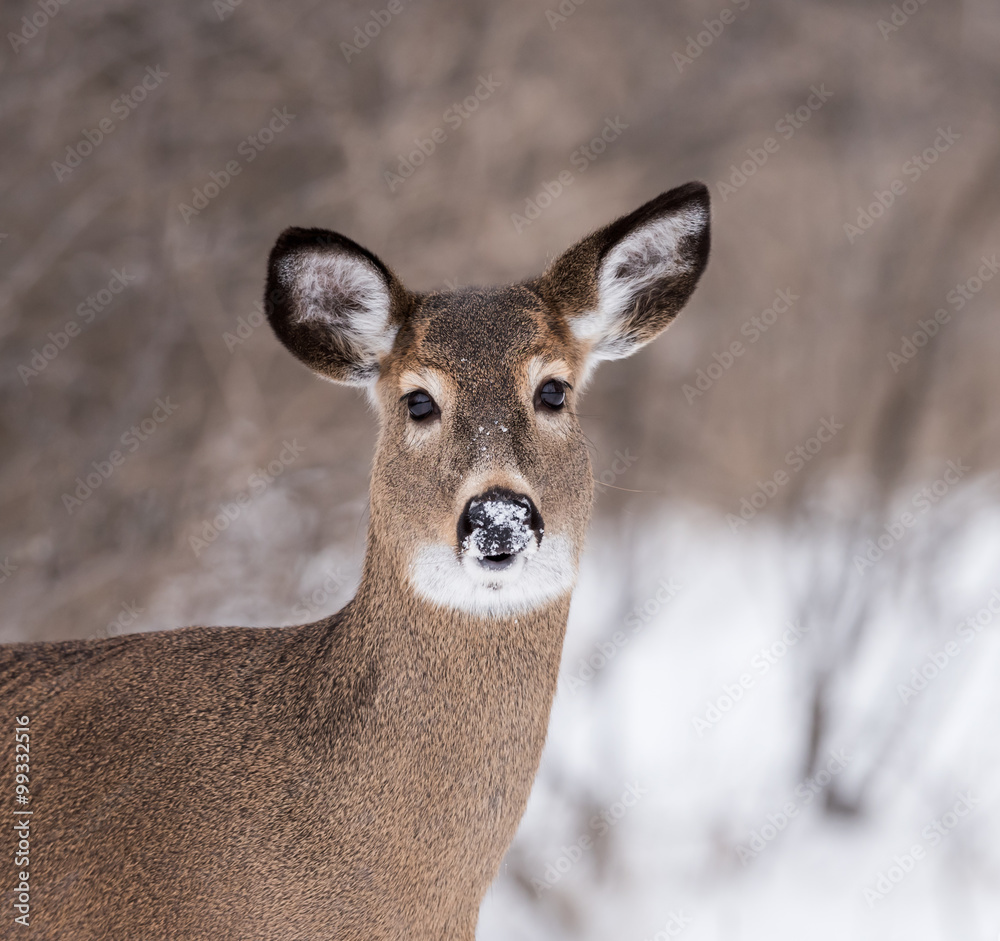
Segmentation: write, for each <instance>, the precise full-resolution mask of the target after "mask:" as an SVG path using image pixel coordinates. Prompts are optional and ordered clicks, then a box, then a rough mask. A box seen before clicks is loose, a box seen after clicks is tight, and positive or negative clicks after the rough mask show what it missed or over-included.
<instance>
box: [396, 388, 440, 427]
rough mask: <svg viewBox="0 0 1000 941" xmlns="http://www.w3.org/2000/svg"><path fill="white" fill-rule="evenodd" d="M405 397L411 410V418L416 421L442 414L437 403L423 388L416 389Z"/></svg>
mask: <svg viewBox="0 0 1000 941" xmlns="http://www.w3.org/2000/svg"><path fill="white" fill-rule="evenodd" d="M403 398H405V399H406V406H407V408H409V410H410V418H412V419H413V420H414V421H423V420H424V419H425V418H429V417H430V416H431V415H437V414H440V411H439V409H438V407H437V403H435V401H434V399H432V398H431V397H430V396H429V395H428V394H427V393H426V392H424V391H423V390H422V389H416V390H415V391H413V392H411V393H410V394H409V395H405V396H403Z"/></svg>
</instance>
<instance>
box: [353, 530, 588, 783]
mask: <svg viewBox="0 0 1000 941" xmlns="http://www.w3.org/2000/svg"><path fill="white" fill-rule="evenodd" d="M406 565H407V562H406V559H405V558H404V553H403V552H402V551H401V548H400V547H397V546H395V545H394V544H393V542H392V541H391V540H390V539H388V538H386V536H385V534H384V533H382V532H380V531H379V530H378V529H376V528H375V527H374V526H373V528H372V530H371V531H370V532H369V538H368V550H367V553H366V556H365V564H364V572H363V577H362V581H361V585H360V587H359V589H358V593H357V596H356V597H355V599H354V601H353V602H352V604H351V619H352V621H353V622H354V624H355V626H356V630H357V633H358V634H360V635H364V636H365V637H366V638H367V641H366V646H368V648H369V651H370V656H371V657H372V658H373V660H374V661H375V663H376V664H377V671H378V673H379V676H380V681H379V682H380V687H381V688H382V690H383V696H382V697H381V703H382V707H383V708H384V709H385V710H386V711H387V712H389V713H394V715H393V716H392V717H391V721H396V720H403V719H406V720H407V721H411V722H412V721H418V722H419V721H427V722H433V723H435V725H436V727H437V728H438V730H439V732H440V733H441V736H440V740H441V742H442V744H443V743H444V742H445V741H446V740H448V739H449V738H450V737H451V736H450V735H449V733H448V729H449V727H452V726H453V733H454V736H455V737H460V738H462V739H463V740H464V741H465V742H466V743H468V742H470V741H475V740H476V739H477V737H479V739H480V740H481V741H482V743H483V748H488V747H489V746H490V742H491V741H494V740H495V739H497V738H498V737H499V739H503V738H505V737H512V738H517V739H519V740H520V742H521V743H522V745H523V746H524V747H525V748H527V750H528V752H529V753H530V754H531V755H532V756H533V757H532V759H529V760H530V761H531V775H533V774H534V771H535V766H536V765H537V757H538V755H540V753H541V747H542V744H543V743H544V738H545V729H546V726H547V723H548V716H549V710H550V708H551V704H552V699H553V697H554V695H555V691H556V686H557V682H558V672H559V659H560V656H561V653H562V642H563V636H564V634H565V630H566V620H567V616H568V613H569V595H568V594H567V595H565V596H564V597H562V598H560V599H558V600H556V601H555V602H552V603H550V604H548V605H546V606H545V607H542V608H538V609H535V610H531V611H525V612H518V613H515V614H511V615H509V616H504V617H490V618H484V617H480V616H477V615H473V614H470V613H467V612H464V611H459V610H453V609H449V608H443V607H439V606H437V605H434V604H432V603H431V602H428V601H425V600H424V599H422V598H420V597H418V596H417V595H416V593H415V592H414V591H413V589H412V588H411V587H410V582H409V579H408V578H407V572H406ZM403 713H406V715H405V716H404V715H403ZM389 718H390V717H388V716H387V719H389ZM397 727H398V728H400V729H405V728H406V724H405V722H400V724H399V725H398V726H397ZM494 744H499V741H494ZM468 757H469V759H470V760H476V756H475V755H473V754H469V755H468Z"/></svg>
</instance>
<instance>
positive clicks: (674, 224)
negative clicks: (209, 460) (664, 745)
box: [0, 184, 708, 941]
mask: <svg viewBox="0 0 1000 941" xmlns="http://www.w3.org/2000/svg"><path fill="white" fill-rule="evenodd" d="M707 253H708V196H707V191H706V190H705V188H704V187H703V186H701V185H700V184H689V185H688V186H686V187H680V188H679V189H677V190H672V191H671V192H670V193H665V194H664V195H663V196H660V197H658V198H657V199H655V200H653V201H652V202H650V203H648V204H647V205H646V206H644V207H642V208H641V209H639V210H637V211H636V212H635V213H632V214H631V215H629V216H625V217H623V218H622V219H620V220H618V221H617V222H615V223H612V224H611V225H610V226H608V227H606V228H605V229H602V230H600V231H599V232H597V233H595V234H594V235H592V236H590V237H588V238H587V239H584V240H583V241H582V242H581V243H579V244H578V245H577V246H575V247H574V248H573V249H570V251H569V252H567V253H566V254H565V255H563V256H562V257H561V258H560V259H558V260H557V261H556V262H555V263H554V264H553V266H552V267H551V268H550V269H549V271H548V272H546V274H545V275H543V276H542V277H541V278H538V279H535V280H534V281H530V282H527V283H525V284H522V285H514V286H512V287H506V288H495V289H489V290H470V291H462V292H458V293H430V294H425V295H416V294H411V293H409V292H407V291H406V290H405V289H404V288H403V287H402V286H401V285H400V284H399V282H398V281H397V279H396V278H395V277H394V276H393V275H392V273H391V272H390V271H389V269H388V268H387V267H386V266H385V265H384V264H382V262H381V261H379V260H378V259H377V258H376V257H375V256H374V255H372V254H371V253H370V252H368V251H367V250H365V249H363V248H361V247H360V246H358V245H356V244H355V243H354V242H351V241H350V240H349V239H345V238H344V237H343V236H340V235H336V234H334V233H331V232H325V231H322V230H317V229H289V230H288V231H286V232H285V233H283V234H282V236H281V237H280V238H279V239H278V242H277V244H276V245H275V247H274V250H273V251H272V253H271V257H270V260H269V266H268V285H267V295H266V299H267V305H268V308H267V309H268V315H269V317H270V320H271V323H272V325H273V327H274V330H275V333H276V334H277V336H278V337H279V338H280V339H281V341H282V342H283V343H284V344H285V345H286V346H287V347H288V348H289V350H291V352H292V353H293V354H294V355H295V356H297V357H298V358H299V359H300V360H302V361H303V362H304V363H306V364H307V365H308V366H309V367H310V368H312V369H314V370H315V371H317V372H318V373H320V374H321V375H323V376H325V377H326V378H329V379H334V380H336V381H339V382H345V383H349V384H354V385H363V386H365V387H366V388H367V389H368V390H369V392H370V394H371V397H372V400H373V401H374V402H375V404H376V408H377V411H378V415H379V423H380V431H379V438H378V445H377V449H376V454H375V461H374V465H373V469H372V479H371V524H370V527H369V532H368V544H367V549H366V555H365V563H364V573H363V577H362V581H361V585H360V588H359V590H358V594H357V596H356V597H355V598H354V599H353V600H352V601H351V602H350V603H349V604H348V605H347V606H346V607H345V608H344V609H343V610H342V611H340V612H338V613H337V614H335V615H333V616H332V617H329V618H325V619H323V620H321V621H317V622H315V623H313V624H304V625H301V626H299V627H293V628H287V629H258V630H251V629H245V628H203V627H199V628H188V629H184V630H177V631H167V632H163V633H157V634H138V635H132V636H125V637H115V638H109V639H103V640H91V641H73V642H68V643H60V644H51V643H43V644H17V645H9V646H6V647H2V648H0V700H2V702H3V705H4V707H5V715H6V716H7V717H8V732H7V734H5V735H4V736H3V738H2V745H0V761H2V763H3V767H4V768H7V769H12V768H13V767H14V751H13V748H14V740H13V734H12V732H11V730H12V728H13V726H12V725H11V722H12V719H11V717H13V716H28V717H29V719H30V729H31V794H32V797H31V808H32V810H33V811H34V813H35V816H33V817H32V818H31V819H32V821H33V822H32V830H31V841H32V842H31V872H32V874H33V876H32V877H33V882H32V895H31V902H32V920H31V928H30V935H31V937H32V938H37V939H40V941H41V939H44V941H122V939H136V941H153V939H167V938H169V939H171V941H203V939H206V938H211V939H213V941H302V939H309V941H328V939H330V941H332V939H338V941H390V939H392V941H396V939H399V938H408V939H415V941H416V939H420V941H473V939H474V936H475V926H476V918H477V915H478V910H479V904H480V902H481V900H482V898H483V895H484V893H485V892H486V890H487V888H488V887H489V885H490V882H491V881H492V879H493V878H494V876H495V875H496V872H497V868H498V867H499V865H500V861H501V859H502V858H503V855H504V853H505V852H506V849H507V846H508V844H509V843H510V840H511V839H512V837H513V836H514V832H515V830H516V828H517V825H518V821H519V820H520V818H521V814H522V813H523V811H524V807H525V804H526V803H527V800H528V795H529V792H530V790H531V785H532V781H533V780H534V776H535V772H536V770H537V767H538V761H539V758H540V756H541V752H542V747H543V745H544V742H545V730H546V726H547V723H548V716H549V709H550V707H551V704H552V697H553V695H554V694H555V689H556V683H557V677H558V669H559V658H560V653H561V650H562V641H563V633H564V631H565V627H566V617H567V614H568V611H569V603H570V593H571V590H572V587H573V583H574V581H575V579H576V572H577V564H578V560H579V554H580V551H581V547H582V545H583V540H584V534H585V531H586V525H587V521H588V518H589V514H590V508H591V501H592V498H593V480H592V475H591V468H590V462H589V457H588V452H587V446H586V441H585V439H584V436H583V433H582V431H581V429H580V426H579V423H578V421H577V417H576V403H577V398H578V396H579V391H580V388H581V387H582V385H583V382H584V381H585V379H586V376H587V374H588V372H589V370H590V369H591V368H592V365H593V363H594V362H595V361H596V360H597V359H600V358H610V357H615V356H622V355H626V354H627V353H629V352H631V351H632V350H634V349H636V348H638V346H640V345H642V344H643V343H646V342H648V341H649V340H651V339H652V338H653V337H654V336H655V335H656V334H657V333H659V332H660V331H661V330H662V329H663V328H664V327H665V326H666V325H667V324H668V323H669V322H670V320H671V319H672V318H673V316H674V315H675V314H676V312H677V310H678V309H679V308H680V307H681V305H682V304H683V303H684V301H686V299H687V297H688V296H689V295H690V293H691V291H692V290H693V289H694V286H695V282H696V281H697V279H698V277H699V275H700V274H701V271H702V269H703V268H704V265H705V260H706V258H707ZM554 380H560V381H562V382H564V383H566V401H565V406H564V407H562V408H561V409H560V408H550V407H549V406H548V405H545V404H543V403H542V402H541V399H540V397H539V390H540V388H541V387H542V385H543V384H545V383H546V382H549V381H554ZM418 390H419V391H423V392H425V393H427V394H429V395H431V396H432V397H433V399H434V402H435V408H436V410H435V411H434V412H433V413H432V414H430V415H429V416H424V417H422V419H421V420H420V421H416V420H414V418H413V417H411V415H410V413H409V411H408V407H407V396H408V395H409V394H410V393H412V392H415V391H418ZM498 494H508V495H510V496H511V500H510V502H511V503H512V504H513V505H514V506H515V509H511V508H510V507H508V508H507V509H506V510H505V509H504V508H503V507H502V506H499V505H498V506H496V507H491V508H490V507H488V508H487V509H483V506H484V504H487V503H489V502H490V501H491V500H493V501H497V500H500V499H501V498H500V497H498V496H497V495H498ZM484 495H485V496H484ZM490 495H492V496H490ZM477 497H478V498H480V499H479V500H478V502H477V500H476V499H475V498H477ZM475 507H478V510H477V511H476V514H473V513H472V508H475ZM466 508H469V509H470V512H469V514H467V515H463V512H464V510H465V509H466ZM474 515H475V516H476V517H477V518H478V519H479V520H480V521H482V522H481V525H483V526H488V527H490V528H491V529H490V532H489V534H488V535H487V534H482V533H481V534H479V536H476V535H475V534H473V535H467V536H466V537H465V538H459V536H458V529H457V524H459V523H462V525H471V523H470V522H469V521H471V520H472V519H473V516H474ZM542 520H544V525H543V524H542V522H541V521H542ZM504 527H508V531H506V533H505V532H504V531H503V528H504ZM517 527H520V528H519V529H518V528H517ZM525 527H529V529H525ZM502 547H503V548H506V549H509V550H510V552H509V553H508V556H509V558H510V564H509V566H508V567H507V568H505V569H503V570H502V571H495V570H493V569H492V568H489V566H496V565H498V564H506V562H504V561H502V560H501V561H500V562H498V561H497V557H496V556H494V555H493V553H495V552H498V551H499V549H500V548H502ZM501 554H502V553H501ZM14 840H15V832H14V831H13V829H12V828H11V827H9V826H7V827H4V828H2V831H0V856H2V858H4V859H6V860H8V862H9V861H10V860H11V859H12V858H13V856H14V848H15V843H14ZM12 896H13V893H11V892H9V891H8V892H7V893H6V896H5V901H6V904H7V912H8V917H10V915H9V913H10V912H11V908H10V904H11V901H12Z"/></svg>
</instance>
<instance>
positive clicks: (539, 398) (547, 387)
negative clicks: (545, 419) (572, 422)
mask: <svg viewBox="0 0 1000 941" xmlns="http://www.w3.org/2000/svg"><path fill="white" fill-rule="evenodd" d="M565 404H566V383H565V382H560V381H559V380H558V379H549V380H548V382H544V383H542V385H541V387H540V388H539V390H538V391H537V392H536V393H535V408H538V407H539V406H544V407H545V408H548V409H551V410H552V411H554V412H558V411H559V409H561V408H562V407H563V406H564V405H565Z"/></svg>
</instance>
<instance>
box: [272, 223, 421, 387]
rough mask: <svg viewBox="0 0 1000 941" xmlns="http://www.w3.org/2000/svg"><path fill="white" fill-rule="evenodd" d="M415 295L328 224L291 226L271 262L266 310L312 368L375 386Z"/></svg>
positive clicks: (279, 332) (281, 334)
mask: <svg viewBox="0 0 1000 941" xmlns="http://www.w3.org/2000/svg"><path fill="white" fill-rule="evenodd" d="M409 303H410V296H409V295H408V294H407V292H406V291H405V290H404V289H403V287H402V285H401V284H400V283H399V281H397V279H396V277H395V275H393V273H392V272H391V271H390V270H389V269H388V268H387V267H386V266H385V265H384V264H382V262H381V261H379V259H378V258H376V257H375V256H374V255H373V254H372V253H371V252H369V251H368V250H367V249H364V248H362V247H361V246H360V245H358V244H356V243H355V242H352V241H351V240H350V239H348V238H344V236H342V235H338V234H337V233H335V232H328V231H327V230H325V229H286V230H285V231H284V232H282V233H281V235H280V237H279V238H278V241H277V242H276V243H275V246H274V248H273V249H272V250H271V256H270V258H269V260H268V266H267V289H266V295H265V309H266V310H267V315H268V319H269V320H270V322H271V327H272V328H273V329H274V332H275V333H276V334H277V336H278V339H279V340H281V342H282V343H284V345H285V346H286V347H287V348H288V349H289V350H290V351H291V352H292V353H294V354H295V356H297V357H298V358H299V359H300V360H302V362H303V363H305V364H306V365H307V366H309V367H310V368H311V369H313V370H315V371H316V372H318V373H320V374H321V375H323V376H326V377H327V378H328V379H333V380H335V381H336V382H344V383H347V384H349V385H357V386H370V385H372V384H373V383H374V382H375V380H376V379H377V378H378V371H379V362H380V360H381V359H382V357H383V356H385V355H386V354H387V353H388V352H389V351H390V350H391V349H392V345H393V342H394V341H395V339H396V333H397V332H398V330H399V327H400V326H401V325H402V322H403V319H404V318H405V315H406V311H407V310H408V308H409Z"/></svg>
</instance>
